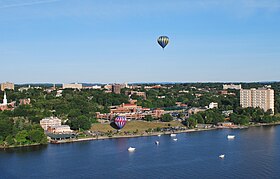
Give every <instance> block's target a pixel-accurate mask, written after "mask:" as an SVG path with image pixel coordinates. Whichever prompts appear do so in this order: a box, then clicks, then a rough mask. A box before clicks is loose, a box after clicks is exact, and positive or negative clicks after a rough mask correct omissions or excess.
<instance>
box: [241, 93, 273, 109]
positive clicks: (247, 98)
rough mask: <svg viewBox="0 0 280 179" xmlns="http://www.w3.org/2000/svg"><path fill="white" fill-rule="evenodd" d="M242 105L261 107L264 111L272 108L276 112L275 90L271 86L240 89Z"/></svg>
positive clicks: (245, 106) (244, 106)
mask: <svg viewBox="0 0 280 179" xmlns="http://www.w3.org/2000/svg"><path fill="white" fill-rule="evenodd" d="M240 106H241V107H243V108H247V107H253V108H256V107H259V108H261V109H263V110H264V111H268V110H271V111H272V113H273V114H274V90H273V89H270V88H259V89H256V88H251V89H241V90H240Z"/></svg>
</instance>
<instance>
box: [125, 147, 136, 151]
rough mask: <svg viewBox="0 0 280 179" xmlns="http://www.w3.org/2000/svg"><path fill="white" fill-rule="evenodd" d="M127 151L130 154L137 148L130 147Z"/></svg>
mask: <svg viewBox="0 0 280 179" xmlns="http://www.w3.org/2000/svg"><path fill="white" fill-rule="evenodd" d="M127 150H128V151H129V152H134V151H135V150H136V148H134V147H129V148H128V149H127Z"/></svg>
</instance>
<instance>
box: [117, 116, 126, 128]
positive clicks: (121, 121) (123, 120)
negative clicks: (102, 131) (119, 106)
mask: <svg viewBox="0 0 280 179" xmlns="http://www.w3.org/2000/svg"><path fill="white" fill-rule="evenodd" d="M126 121H127V120H126V117H125V116H118V117H116V118H115V124H116V125H117V126H118V128H119V129H122V128H123V127H124V126H125V124H126Z"/></svg>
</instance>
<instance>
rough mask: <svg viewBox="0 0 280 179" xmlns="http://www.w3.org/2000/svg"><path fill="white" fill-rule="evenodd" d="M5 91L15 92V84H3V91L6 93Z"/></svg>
mask: <svg viewBox="0 0 280 179" xmlns="http://www.w3.org/2000/svg"><path fill="white" fill-rule="evenodd" d="M5 89H10V90H14V89H15V84H14V83H10V82H6V83H1V91H4V90H5Z"/></svg>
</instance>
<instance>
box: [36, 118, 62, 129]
mask: <svg viewBox="0 0 280 179" xmlns="http://www.w3.org/2000/svg"><path fill="white" fill-rule="evenodd" d="M40 125H41V127H42V128H43V129H44V130H45V131H46V130H47V129H48V127H54V126H61V119H59V118H57V117H48V118H44V119H42V120H40Z"/></svg>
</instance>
